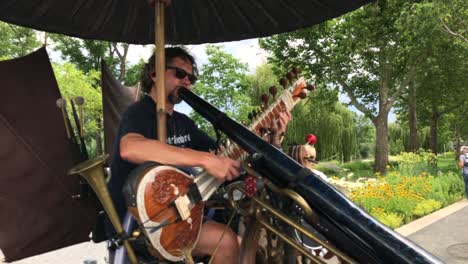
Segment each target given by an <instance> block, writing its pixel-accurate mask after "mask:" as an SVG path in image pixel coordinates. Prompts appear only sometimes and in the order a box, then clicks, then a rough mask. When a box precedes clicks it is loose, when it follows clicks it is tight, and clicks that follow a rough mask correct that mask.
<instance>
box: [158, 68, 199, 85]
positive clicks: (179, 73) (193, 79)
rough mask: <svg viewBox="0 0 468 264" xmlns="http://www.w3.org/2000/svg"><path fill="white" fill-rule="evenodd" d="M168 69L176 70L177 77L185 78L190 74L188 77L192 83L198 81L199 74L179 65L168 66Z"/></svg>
mask: <svg viewBox="0 0 468 264" xmlns="http://www.w3.org/2000/svg"><path fill="white" fill-rule="evenodd" d="M166 69H171V70H175V77H176V78H177V79H180V80H182V79H184V78H185V77H186V76H188V79H189V81H190V83H191V84H194V83H195V82H196V81H197V76H195V75H193V74H190V73H188V72H186V71H185V70H184V69H181V68H179V67H174V66H166Z"/></svg>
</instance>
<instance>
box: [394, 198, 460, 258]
mask: <svg viewBox="0 0 468 264" xmlns="http://www.w3.org/2000/svg"><path fill="white" fill-rule="evenodd" d="M396 231H397V232H399V233H400V234H402V235H404V236H406V237H408V238H409V239H410V240H412V241H413V242H415V243H416V244H418V245H420V246H421V247H423V248H424V249H426V250H427V251H429V252H430V253H432V254H433V255H435V256H436V257H438V258H440V259H442V260H443V261H444V262H445V263H449V264H466V263H468V201H467V200H462V201H460V202H457V203H455V204H453V205H451V206H448V207H446V208H444V209H442V210H439V211H437V212H435V213H433V214H430V215H428V216H425V217H423V218H421V219H418V220H416V221H414V222H411V223H410V224H408V225H406V226H403V227H401V228H399V229H397V230H396Z"/></svg>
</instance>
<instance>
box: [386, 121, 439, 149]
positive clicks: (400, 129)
mask: <svg viewBox="0 0 468 264" xmlns="http://www.w3.org/2000/svg"><path fill="white" fill-rule="evenodd" d="M429 130H430V129H429V127H424V128H421V129H418V143H419V146H421V148H424V149H426V148H428V147H429V145H428V144H429ZM388 143H389V146H390V154H391V155H397V154H400V152H402V151H409V128H408V127H407V126H406V125H400V124H394V123H393V124H389V126H388Z"/></svg>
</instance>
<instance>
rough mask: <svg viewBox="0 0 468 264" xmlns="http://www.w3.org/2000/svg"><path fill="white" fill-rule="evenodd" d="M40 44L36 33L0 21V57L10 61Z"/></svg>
mask: <svg viewBox="0 0 468 264" xmlns="http://www.w3.org/2000/svg"><path fill="white" fill-rule="evenodd" d="M40 45H41V43H40V42H39V40H38V39H37V37H36V32H35V31H34V30H32V29H29V28H24V27H20V26H15V25H12V24H8V23H5V22H2V21H0V57H1V58H3V59H12V58H18V57H22V56H24V55H26V54H28V53H30V52H32V51H33V50H35V49H37V48H39V47H40Z"/></svg>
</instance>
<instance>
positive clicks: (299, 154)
mask: <svg viewBox="0 0 468 264" xmlns="http://www.w3.org/2000/svg"><path fill="white" fill-rule="evenodd" d="M305 141H306V143H305V144H304V145H293V146H291V148H290V149H289V156H290V157H291V158H293V159H295V160H296V161H297V162H299V163H300V164H301V165H302V166H304V167H306V168H308V169H310V170H311V171H312V172H313V173H315V174H316V175H318V176H320V178H322V179H323V180H325V181H327V180H328V178H327V176H326V175H325V174H324V173H323V172H321V171H318V170H316V169H314V168H313V166H314V164H317V163H318V162H317V161H316V160H315V159H316V157H317V152H316V150H315V147H314V145H315V143H316V142H317V137H316V136H315V135H314V134H309V135H307V136H306V140H305Z"/></svg>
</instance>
